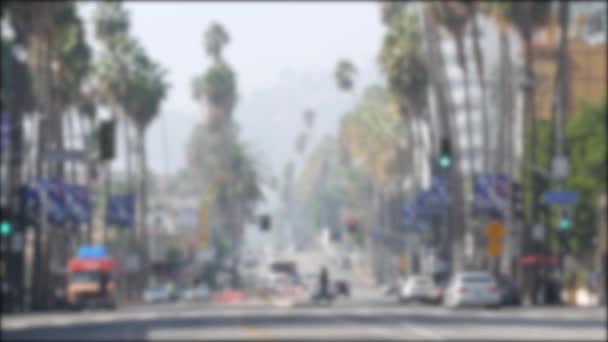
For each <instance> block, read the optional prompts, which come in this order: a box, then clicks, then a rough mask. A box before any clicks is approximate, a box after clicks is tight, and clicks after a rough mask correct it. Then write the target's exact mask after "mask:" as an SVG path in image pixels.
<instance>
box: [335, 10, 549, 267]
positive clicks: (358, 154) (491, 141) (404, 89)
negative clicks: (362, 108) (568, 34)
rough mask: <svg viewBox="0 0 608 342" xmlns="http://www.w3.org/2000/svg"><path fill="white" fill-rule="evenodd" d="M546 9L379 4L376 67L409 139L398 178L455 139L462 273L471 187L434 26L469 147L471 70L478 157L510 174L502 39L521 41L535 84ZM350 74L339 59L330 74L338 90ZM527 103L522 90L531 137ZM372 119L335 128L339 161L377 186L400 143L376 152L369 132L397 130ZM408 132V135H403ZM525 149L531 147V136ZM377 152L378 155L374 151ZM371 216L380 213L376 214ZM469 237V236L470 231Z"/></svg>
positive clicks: (509, 81)
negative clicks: (494, 29) (426, 147)
mask: <svg viewBox="0 0 608 342" xmlns="http://www.w3.org/2000/svg"><path fill="white" fill-rule="evenodd" d="M550 6H551V4H550V3H549V2H547V3H542V2H534V1H522V2H512V3H506V2H494V1H493V2H475V1H474V2H470V1H444V2H429V3H425V4H422V5H421V8H420V9H421V11H420V12H418V14H419V15H415V14H414V12H415V10H416V8H415V6H414V5H411V4H408V3H406V2H391V1H384V2H381V16H382V21H383V23H384V24H385V26H386V27H387V33H386V35H385V38H384V43H383V45H382V48H381V51H380V53H379V56H378V61H379V63H380V66H381V68H382V71H383V72H384V73H385V75H386V78H387V83H388V89H389V91H390V94H391V98H392V100H391V102H392V103H393V106H394V111H395V112H396V113H398V114H399V116H400V117H401V123H400V124H399V125H403V126H402V127H403V130H404V131H402V132H399V134H401V138H404V137H405V138H407V139H405V140H406V141H407V142H408V143H407V144H405V145H404V146H405V148H402V151H400V153H401V154H400V158H398V159H396V160H400V161H401V163H404V164H406V165H405V166H407V164H409V165H410V168H409V169H407V168H403V167H402V169H401V170H399V171H398V172H397V173H396V174H398V175H399V176H400V177H401V178H402V179H401V180H403V179H404V177H406V176H407V175H410V176H412V177H415V176H416V175H415V173H414V172H415V168H414V167H413V165H415V164H416V163H420V162H424V161H423V160H421V159H420V158H421V157H424V158H431V167H434V165H433V159H432V158H433V157H434V153H437V143H438V141H439V139H440V138H441V137H445V138H448V139H450V140H451V141H453V144H452V145H453V146H454V150H455V151H454V157H455V158H454V164H453V166H452V168H451V171H450V182H449V184H450V193H452V194H453V195H454V196H455V202H456V203H460V204H461V205H460V206H459V207H457V208H455V210H454V211H453V212H452V213H451V215H453V217H452V220H451V221H452V222H454V223H455V224H454V225H455V226H456V227H460V228H459V229H460V230H458V231H450V235H451V237H452V238H454V239H455V240H456V242H455V243H454V248H453V252H454V253H457V255H454V257H453V258H452V260H453V261H454V265H453V266H454V267H457V268H458V267H463V266H464V263H465V260H464V256H463V255H462V253H459V251H461V250H462V249H463V247H464V240H463V237H464V235H465V234H464V233H465V232H466V231H465V230H464V229H465V228H463V227H469V226H470V224H467V222H469V221H470V220H471V219H472V218H471V217H468V216H469V214H468V212H470V210H469V209H468V208H467V207H468V205H467V201H465V198H466V197H467V193H469V192H470V191H469V190H468V189H467V188H466V187H465V184H470V181H466V178H465V177H468V176H467V174H463V173H462V171H461V163H462V151H461V150H460V146H461V145H460V144H457V143H456V142H457V141H459V140H461V138H460V137H459V134H463V132H461V131H458V130H456V129H455V123H454V118H453V115H454V109H455V103H454V101H453V99H452V95H451V93H452V91H451V89H450V84H449V83H448V82H447V76H446V73H445V68H444V67H443V66H444V64H445V62H444V61H443V56H442V52H441V45H440V44H439V40H440V35H439V33H440V32H438V30H437V28H441V29H445V30H446V31H447V32H448V33H449V34H450V36H451V38H452V39H453V40H454V41H455V45H456V56H457V62H458V66H459V67H460V69H461V71H462V75H463V81H464V82H463V83H464V85H463V88H464V113H465V116H466V121H467V125H466V127H467V128H466V135H467V136H468V137H467V138H468V140H469V141H472V137H473V133H474V131H473V125H472V118H473V108H472V100H471V91H470V88H471V84H472V80H471V77H470V75H471V72H472V71H473V70H474V71H475V74H476V78H475V82H476V83H477V86H478V87H479V89H480V106H479V110H480V112H481V118H482V123H483V131H484V132H483V136H482V151H481V153H482V156H483V158H482V160H483V164H482V169H483V170H484V171H485V172H506V173H507V174H513V172H515V169H514V164H512V163H511V162H510V161H512V159H513V156H512V155H513V139H514V137H513V128H512V126H513V125H512V122H513V113H512V112H513V109H514V107H513V103H514V102H515V101H514V98H515V91H516V90H517V85H516V81H517V79H516V78H515V77H514V73H513V67H512V62H511V53H510V51H509V50H510V48H509V39H508V34H509V32H510V31H511V30H512V29H515V30H516V31H517V32H518V33H519V35H520V37H521V39H522V41H523V42H524V44H523V45H524V51H525V53H524V55H525V56H526V57H525V59H524V69H525V71H526V74H527V75H528V78H529V79H533V69H532V65H533V54H532V52H531V39H532V36H533V33H534V32H535V31H536V30H537V29H538V28H540V27H542V25H543V24H544V23H545V21H546V18H547V16H548V14H549V10H550ZM420 15H422V17H421V16H420ZM480 16H490V17H491V18H494V19H495V21H496V23H497V26H498V28H499V32H500V62H499V63H498V69H497V71H498V73H497V75H496V77H495V79H494V80H493V81H494V82H489V81H488V79H489V78H488V77H487V76H486V73H487V71H486V68H485V67H484V63H485V61H484V56H483V50H482V48H481V42H480V28H479V17H480ZM420 19H423V20H422V22H423V24H424V25H420ZM469 34H470V35H472V37H471V38H470V41H471V44H472V49H471V50H472V53H469V52H468V51H469V48H468V45H467V44H465V42H466V41H468V40H469ZM468 55H472V57H473V58H472V62H473V67H472V68H471V67H469V66H468V64H469V63H468V62H467V56H468ZM355 70H356V69H355V68H354V66H353V65H352V63H351V62H349V61H348V60H341V61H339V63H338V64H337V67H336V72H335V75H334V76H335V77H336V81H337V85H338V87H339V88H340V89H342V90H345V91H349V90H351V89H352V87H353V84H354V82H353V76H354V73H355ZM431 89H432V90H433V93H434V94H435V97H434V98H435V99H436V101H437V108H438V114H439V118H438V122H439V124H440V125H439V127H434V126H433V125H432V124H431V123H432V120H431V116H430V109H429V105H430V104H429V102H428V99H429V96H428V91H429V90H431ZM488 89H491V90H492V91H493V93H492V95H493V96H492V97H493V98H494V99H495V102H496V103H497V108H496V110H497V111H498V114H499V115H500V116H499V122H500V123H501V124H500V125H499V128H498V134H497V137H494V136H490V134H489V121H490V120H491V119H492V118H491V116H490V108H489V103H488V101H487V98H488V97H489V96H488V95H489V94H488ZM532 98H533V92H532V87H527V88H525V92H524V103H525V106H524V108H525V115H526V122H527V124H526V127H530V128H531V131H532V132H534V131H535V129H534V125H535V124H534V119H533V108H531V103H532V102H533V101H532ZM375 115H376V117H375V118H374V115H371V116H370V117H369V118H368V119H367V121H365V120H363V117H361V116H360V115H359V116H357V115H355V114H353V113H349V114H347V115H346V116H345V117H344V119H343V121H342V125H341V129H340V144H341V145H342V146H344V147H345V148H344V149H345V151H347V153H346V155H347V157H349V158H345V159H344V160H345V161H351V162H352V160H354V159H356V160H358V165H362V166H363V167H364V168H365V169H368V172H367V178H368V181H369V183H370V184H371V186H372V188H374V187H378V186H380V184H382V182H381V180H382V177H386V175H387V174H386V171H384V172H383V171H380V170H382V169H383V167H382V166H381V165H383V162H382V158H383V157H382V156H383V155H384V156H386V155H390V154H391V151H393V150H395V151H397V150H398V149H397V146H398V144H399V142H397V140H395V141H392V142H390V143H388V145H384V146H382V144H381V141H382V140H381V139H379V138H378V137H376V136H374V135H373V134H372V132H374V130H376V129H379V128H380V127H382V124H384V125H386V127H390V129H389V131H391V130H394V129H395V127H397V126H395V125H397V124H396V123H389V122H387V121H386V118H385V119H381V118H380V117H381V115H380V114H378V113H375ZM374 119H375V120H377V121H375V120H374ZM420 124H425V125H427V126H428V127H431V131H430V134H431V152H430V153H427V154H424V153H423V154H422V155H420V152H419V151H418V149H419V146H420V145H421V139H422V137H421V136H420V130H419V129H417V127H418V125H420ZM389 131H386V130H384V131H383V130H379V131H378V132H379V136H380V137H384V138H387V134H388V132H389ZM406 132H407V134H405V133H406ZM529 143H530V144H533V143H534V133H533V134H532V139H531V141H530V142H529ZM491 146H495V150H492V148H491ZM376 147H377V148H378V149H377V150H375V151H374V149H375V148H376ZM366 151H367V152H366ZM395 153H396V152H395ZM363 156H366V158H368V159H365V158H364V157H363ZM405 156H407V158H405ZM404 158H405V159H404ZM349 159H350V160H349ZM527 159H529V160H530V162H532V163H534V162H535V157H534V156H530V157H528V158H527ZM385 161H386V160H385ZM380 175H382V176H380ZM416 180H417V179H416ZM416 180H415V181H414V182H413V183H414V184H416V183H417V181H416ZM418 181H419V180H418ZM399 188H400V187H399ZM411 190H415V189H411ZM402 195H404V194H402ZM376 215H381V214H380V213H379V212H377V213H376ZM469 232H471V231H470V230H469ZM451 253H452V252H451V251H448V254H449V255H451Z"/></svg>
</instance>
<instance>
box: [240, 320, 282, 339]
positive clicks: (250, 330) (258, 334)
mask: <svg viewBox="0 0 608 342" xmlns="http://www.w3.org/2000/svg"><path fill="white" fill-rule="evenodd" d="M240 327H241V329H243V330H244V331H245V332H246V333H247V335H249V336H252V337H254V338H255V339H256V340H258V341H278V340H277V339H274V338H273V337H272V336H270V335H268V334H267V333H266V332H265V331H264V330H262V329H260V328H258V327H255V326H253V325H249V324H240Z"/></svg>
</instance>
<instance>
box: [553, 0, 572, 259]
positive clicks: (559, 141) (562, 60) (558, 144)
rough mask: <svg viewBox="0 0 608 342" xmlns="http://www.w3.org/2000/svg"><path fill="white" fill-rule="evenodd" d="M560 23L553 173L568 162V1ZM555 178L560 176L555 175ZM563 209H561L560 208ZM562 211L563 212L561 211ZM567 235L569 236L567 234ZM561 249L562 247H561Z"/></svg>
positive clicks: (558, 183) (560, 181) (560, 182)
mask: <svg viewBox="0 0 608 342" xmlns="http://www.w3.org/2000/svg"><path fill="white" fill-rule="evenodd" d="M559 21H560V28H561V36H560V44H559V54H558V76H559V81H558V83H557V89H558V91H557V94H556V95H557V98H556V100H557V101H556V117H555V142H554V144H555V154H554V158H553V160H554V162H553V165H551V167H552V169H553V170H552V171H557V170H555V169H554V168H556V167H557V165H556V161H557V160H566V159H565V158H566V157H565V123H566V111H567V110H568V93H569V91H568V85H569V75H568V28H569V24H570V4H569V2H568V1H562V2H561V3H560V7H559ZM555 176H558V175H557V174H555ZM559 176H560V177H559V178H557V179H556V186H557V188H558V190H562V189H563V187H564V177H561V176H565V175H559ZM560 209H561V208H560ZM560 211H561V210H560ZM565 234H567V233H566V232H565ZM560 247H561V246H560ZM559 255H560V258H559V266H558V267H559V268H560V269H562V268H563V263H562V258H561V256H562V253H559Z"/></svg>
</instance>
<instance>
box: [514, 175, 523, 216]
mask: <svg viewBox="0 0 608 342" xmlns="http://www.w3.org/2000/svg"><path fill="white" fill-rule="evenodd" d="M511 213H512V215H513V217H515V218H518V219H522V218H523V217H524V196H523V189H522V186H521V183H517V182H512V183H511Z"/></svg>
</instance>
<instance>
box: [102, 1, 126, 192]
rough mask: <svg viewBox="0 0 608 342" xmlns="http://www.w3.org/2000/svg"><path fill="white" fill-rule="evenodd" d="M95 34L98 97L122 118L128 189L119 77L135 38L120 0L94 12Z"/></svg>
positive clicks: (122, 105)
mask: <svg viewBox="0 0 608 342" xmlns="http://www.w3.org/2000/svg"><path fill="white" fill-rule="evenodd" d="M93 22H94V27H95V38H96V39H97V40H98V41H99V42H101V43H102V46H103V47H104V51H103V54H102V58H101V60H100V62H99V64H98V65H97V70H96V71H97V75H96V76H97V78H98V80H97V81H98V83H99V89H98V91H99V93H100V94H99V97H100V100H102V102H103V103H105V104H106V105H108V106H110V108H111V111H112V116H113V117H115V116H116V115H117V114H119V115H120V117H121V118H122V122H123V127H124V128H123V131H124V144H125V152H126V154H125V159H126V171H127V172H126V173H127V189H128V190H127V191H130V189H131V188H132V183H133V182H132V178H133V173H132V165H133V160H132V154H131V152H132V150H133V148H132V139H131V138H130V136H129V131H130V128H131V123H130V122H129V118H128V116H127V114H126V113H125V111H124V107H125V104H124V99H125V93H126V90H125V86H124V83H123V82H122V79H123V77H124V75H125V73H126V70H127V68H128V64H129V61H128V56H131V55H132V53H131V52H130V50H131V49H132V48H133V45H134V41H133V40H131V39H130V38H129V27H130V23H129V15H128V12H127V11H126V10H125V9H124V8H123V7H122V5H121V3H120V2H118V1H117V2H114V1H104V2H101V3H100V4H99V5H98V6H97V8H96V10H95V12H94V14H93Z"/></svg>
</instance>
